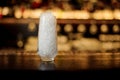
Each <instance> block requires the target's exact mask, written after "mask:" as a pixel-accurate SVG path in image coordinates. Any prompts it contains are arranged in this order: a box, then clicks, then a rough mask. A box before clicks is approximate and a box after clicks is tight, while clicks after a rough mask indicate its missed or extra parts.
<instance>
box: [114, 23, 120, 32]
mask: <svg viewBox="0 0 120 80" xmlns="http://www.w3.org/2000/svg"><path fill="white" fill-rule="evenodd" d="M119 31H120V28H119V26H118V25H117V24H115V25H114V26H113V32H115V33H117V32H119Z"/></svg>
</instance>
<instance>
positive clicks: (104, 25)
mask: <svg viewBox="0 0 120 80" xmlns="http://www.w3.org/2000/svg"><path fill="white" fill-rule="evenodd" d="M100 29H101V31H102V32H104V33H106V32H108V26H107V25H106V24H102V25H101V28H100Z"/></svg>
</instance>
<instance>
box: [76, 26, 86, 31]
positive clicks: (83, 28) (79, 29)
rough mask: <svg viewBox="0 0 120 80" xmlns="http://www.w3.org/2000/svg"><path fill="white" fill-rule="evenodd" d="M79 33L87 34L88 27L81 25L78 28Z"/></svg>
mask: <svg viewBox="0 0 120 80" xmlns="http://www.w3.org/2000/svg"><path fill="white" fill-rule="evenodd" d="M77 30H78V32H85V31H86V27H85V25H84V24H79V25H78V27H77Z"/></svg>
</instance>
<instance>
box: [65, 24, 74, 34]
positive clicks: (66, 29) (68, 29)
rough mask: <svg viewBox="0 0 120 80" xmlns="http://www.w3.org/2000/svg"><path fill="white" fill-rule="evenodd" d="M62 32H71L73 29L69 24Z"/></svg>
mask: <svg viewBox="0 0 120 80" xmlns="http://www.w3.org/2000/svg"><path fill="white" fill-rule="evenodd" d="M64 30H65V32H71V31H72V30H73V27H72V25H71V24H66V25H65V27H64Z"/></svg>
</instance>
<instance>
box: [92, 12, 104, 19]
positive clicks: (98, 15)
mask: <svg viewBox="0 0 120 80" xmlns="http://www.w3.org/2000/svg"><path fill="white" fill-rule="evenodd" d="M92 17H93V19H103V11H102V10H96V11H95V12H94V13H93V14H92Z"/></svg>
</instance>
